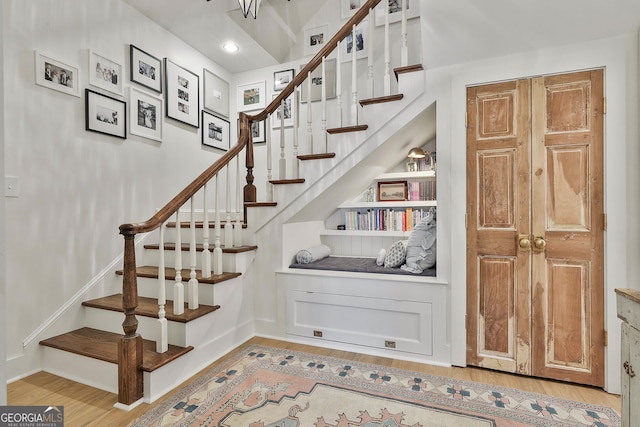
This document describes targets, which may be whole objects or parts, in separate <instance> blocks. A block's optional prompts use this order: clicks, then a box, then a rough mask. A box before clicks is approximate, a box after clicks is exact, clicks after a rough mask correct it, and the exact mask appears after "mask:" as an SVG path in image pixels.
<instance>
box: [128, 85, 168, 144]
mask: <svg viewBox="0 0 640 427" xmlns="http://www.w3.org/2000/svg"><path fill="white" fill-rule="evenodd" d="M129 114H130V116H129V133H130V134H132V135H137V136H141V137H143V138H147V139H153V140H155V141H160V142H162V118H163V117H164V116H163V115H162V99H161V98H158V97H155V96H151V95H149V94H147V93H146V92H143V91H141V90H139V89H136V88H135V87H133V86H129Z"/></svg>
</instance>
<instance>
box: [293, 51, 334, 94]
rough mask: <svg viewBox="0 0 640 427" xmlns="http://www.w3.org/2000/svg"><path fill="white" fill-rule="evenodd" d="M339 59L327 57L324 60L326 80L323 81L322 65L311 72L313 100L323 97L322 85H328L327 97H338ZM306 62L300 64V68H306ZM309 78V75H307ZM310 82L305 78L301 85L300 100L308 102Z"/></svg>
mask: <svg viewBox="0 0 640 427" xmlns="http://www.w3.org/2000/svg"><path fill="white" fill-rule="evenodd" d="M336 63H337V61H336V59H335V58H332V59H325V61H324V68H325V70H324V78H325V79H326V80H327V81H326V82H323V81H322V65H320V66H318V67H316V69H315V70H313V71H312V72H311V102H314V101H320V100H321V99H322V86H323V85H325V84H326V85H327V89H326V90H327V93H326V96H327V99H333V98H335V97H336V72H337V69H336V67H337V65H336ZM304 66H305V65H304V64H303V65H300V69H303V68H304ZM307 78H308V77H307ZM307 87H308V83H307V81H306V80H305V81H304V82H302V84H301V85H300V102H301V103H306V102H307V92H308V88H307Z"/></svg>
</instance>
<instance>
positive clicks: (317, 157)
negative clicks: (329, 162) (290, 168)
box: [297, 153, 336, 160]
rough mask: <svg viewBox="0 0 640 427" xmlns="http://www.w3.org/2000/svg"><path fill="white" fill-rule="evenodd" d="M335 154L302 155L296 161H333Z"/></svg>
mask: <svg viewBox="0 0 640 427" xmlns="http://www.w3.org/2000/svg"><path fill="white" fill-rule="evenodd" d="M335 156H336V153H322V154H302V155H300V156H297V157H298V160H320V159H333V158H334V157H335Z"/></svg>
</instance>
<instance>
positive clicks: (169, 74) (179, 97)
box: [164, 58, 200, 128]
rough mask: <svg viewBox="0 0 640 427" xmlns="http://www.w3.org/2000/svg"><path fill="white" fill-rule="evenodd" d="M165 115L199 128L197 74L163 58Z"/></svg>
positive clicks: (198, 86) (198, 85)
mask: <svg viewBox="0 0 640 427" xmlns="http://www.w3.org/2000/svg"><path fill="white" fill-rule="evenodd" d="M164 82H165V96H164V99H165V114H166V116H167V117H169V118H172V119H174V120H178V121H180V122H183V123H186V124H188V125H190V126H193V127H196V128H197V127H200V78H199V77H198V75H197V74H195V73H193V72H191V71H189V70H187V69H186V68H183V67H181V66H180V65H178V64H176V63H174V62H173V61H171V60H170V59H169V58H164Z"/></svg>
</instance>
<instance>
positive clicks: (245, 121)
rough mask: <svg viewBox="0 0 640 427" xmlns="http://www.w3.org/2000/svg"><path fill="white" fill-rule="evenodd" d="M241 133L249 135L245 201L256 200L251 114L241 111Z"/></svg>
mask: <svg viewBox="0 0 640 427" xmlns="http://www.w3.org/2000/svg"><path fill="white" fill-rule="evenodd" d="M240 135H248V138H247V149H246V153H247V157H246V166H247V185H245V186H244V201H245V203H246V202H255V201H256V198H257V196H256V186H255V185H253V179H254V177H253V165H254V164H253V135H252V132H251V123H250V122H249V116H247V115H246V114H245V113H240Z"/></svg>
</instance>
